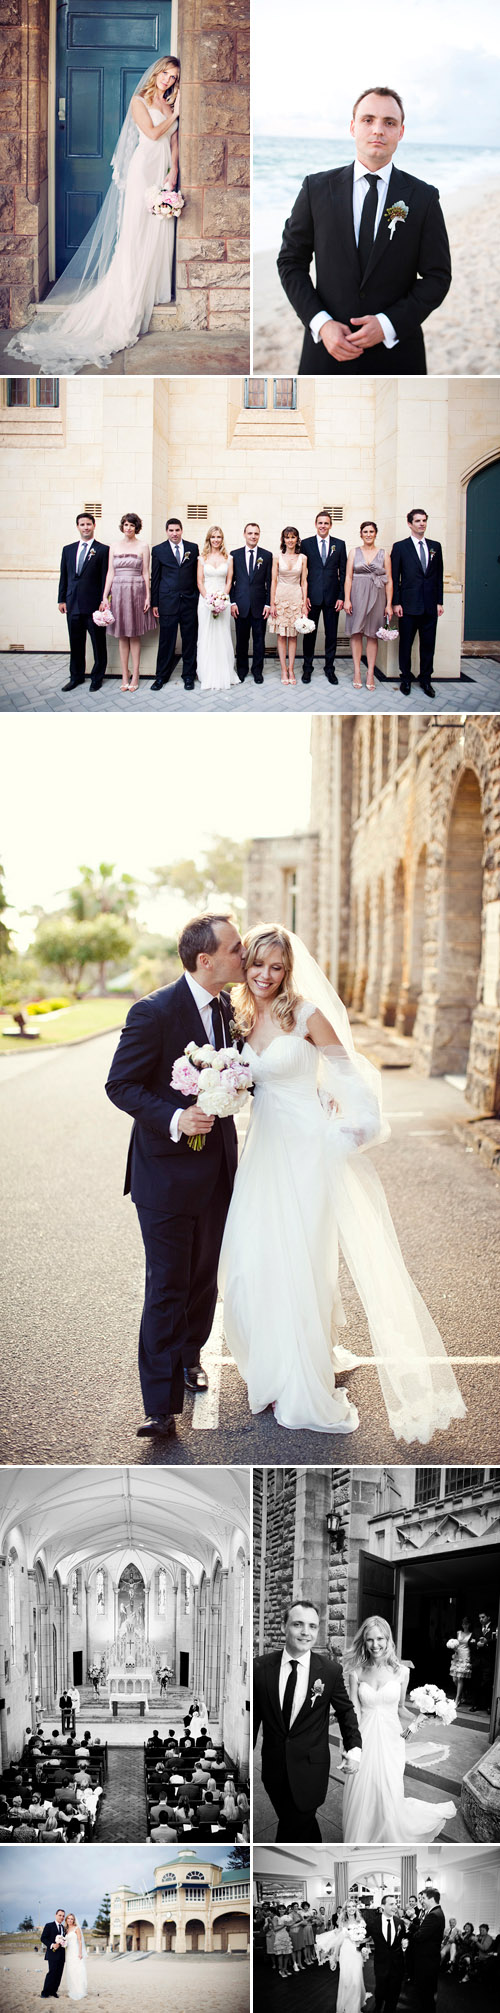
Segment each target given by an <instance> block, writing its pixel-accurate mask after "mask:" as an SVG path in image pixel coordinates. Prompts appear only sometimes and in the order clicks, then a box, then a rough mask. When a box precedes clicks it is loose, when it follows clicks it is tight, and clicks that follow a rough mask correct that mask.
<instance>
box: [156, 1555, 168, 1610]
mask: <svg viewBox="0 0 500 2013" xmlns="http://www.w3.org/2000/svg"><path fill="white" fill-rule="evenodd" d="M166 1612H167V1575H166V1572H165V1567H164V1566H160V1570H159V1573H158V1614H159V1615H166Z"/></svg>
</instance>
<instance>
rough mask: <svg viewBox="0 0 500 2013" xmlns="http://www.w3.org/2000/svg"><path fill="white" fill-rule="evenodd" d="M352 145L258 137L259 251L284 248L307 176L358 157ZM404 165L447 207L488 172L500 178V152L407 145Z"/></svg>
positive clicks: (297, 137) (255, 223) (255, 205)
mask: <svg viewBox="0 0 500 2013" xmlns="http://www.w3.org/2000/svg"><path fill="white" fill-rule="evenodd" d="M350 147H351V142H350V139H348V140H347V141H346V140H325V139H315V138H314V137H313V138H310V137H305V136H304V134H303V133H301V134H296V135H295V136H294V135H293V134H285V135H280V136H279V137H278V138H274V137H270V136H268V135H266V134H258V135H257V136H256V138H255V141H254V163H253V242H254V251H256V252H266V251H274V250H277V249H278V246H279V244H280V242H281V234H282V230H283V225H284V222H285V218H286V217H288V216H289V215H290V210H291V208H292V204H293V203H294V202H295V197H296V196H297V195H298V192H299V189H300V188H301V185H302V182H303V180H304V176H305V175H314V174H320V173H322V172H324V170H325V169H326V168H337V167H338V168H340V167H342V163H343V162H347V161H349V159H350V158H352V156H351V153H350ZM397 161H398V166H401V167H402V168H403V167H404V168H407V170H408V174H410V175H418V176H419V177H420V179H421V180H422V181H424V182H433V183H434V185H435V187H437V188H438V189H439V190H440V194H441V197H442V199H443V202H444V204H445V205H446V197H447V195H451V194H452V193H454V192H455V190H456V189H459V188H460V187H461V186H462V187H463V186H464V185H465V184H467V185H468V186H469V187H470V185H471V183H473V182H474V181H478V182H480V180H481V177H482V176H483V175H485V174H487V173H494V174H495V175H500V148H498V147H450V146H446V147H445V146H441V147H439V146H435V147H432V146H430V147H424V146H410V145H409V144H408V142H407V141H406V140H404V141H403V143H402V146H401V147H400V149H399V152H398V156H397Z"/></svg>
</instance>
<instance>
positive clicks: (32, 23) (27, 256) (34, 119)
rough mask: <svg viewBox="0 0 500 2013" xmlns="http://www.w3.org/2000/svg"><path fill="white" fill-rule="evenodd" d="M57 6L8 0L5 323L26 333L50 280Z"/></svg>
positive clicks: (1, 169)
mask: <svg viewBox="0 0 500 2013" xmlns="http://www.w3.org/2000/svg"><path fill="white" fill-rule="evenodd" d="M48 30H49V0H1V5H0V75H1V81H2V87H5V88H2V132H1V135H0V183H1V185H2V186H1V196H0V222H1V232H2V236H1V240H0V321H1V324H2V326H3V327H4V328H9V327H12V328H20V327H21V325H22V323H23V322H25V321H26V310H27V308H28V305H29V303H30V302H31V301H36V300H38V299H39V298H40V294H41V293H43V292H44V290H45V286H46V282H47V270H48V263H47V262H48V252H47V73H48Z"/></svg>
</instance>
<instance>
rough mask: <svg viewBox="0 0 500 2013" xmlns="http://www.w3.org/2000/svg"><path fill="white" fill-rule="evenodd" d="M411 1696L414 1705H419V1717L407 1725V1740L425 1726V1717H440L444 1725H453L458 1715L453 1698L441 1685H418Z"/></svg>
mask: <svg viewBox="0 0 500 2013" xmlns="http://www.w3.org/2000/svg"><path fill="white" fill-rule="evenodd" d="M409 1697H410V1699H411V1701H412V1705H416V1706H417V1707H418V1718H417V1719H415V1720H414V1721H413V1726H410V1727H407V1729H406V1733H405V1736H404V1738H405V1740H410V1739H411V1736H412V1734H414V1733H416V1732H417V1730H418V1728H419V1727H421V1726H423V1723H424V1720H425V1719H439V1720H441V1722H442V1725H443V1726H451V1722H452V1720H454V1719H456V1717H457V1708H456V1705H454V1704H453V1699H451V1698H447V1697H446V1692H445V1691H442V1690H441V1687H440V1685H437V1684H422V1685H417V1688H416V1691H411V1692H410V1693H409Z"/></svg>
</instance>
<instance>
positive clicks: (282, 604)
mask: <svg viewBox="0 0 500 2013" xmlns="http://www.w3.org/2000/svg"><path fill="white" fill-rule="evenodd" d="M298 615H307V559H306V558H305V554H304V553H303V552H301V550H300V538H299V534H298V531H297V529H296V526H295V525H294V524H285V529H284V531H282V533H281V538H280V549H279V552H278V553H276V555H275V558H274V559H273V575H272V581H271V621H272V626H273V629H274V634H275V635H277V638H278V656H279V660H280V664H281V683H282V685H296V683H297V680H296V677H295V673H294V668H293V667H294V663H295V652H296V649H297V631H296V627H295V623H296V620H297V616H298ZM287 646H288V663H287Z"/></svg>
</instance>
